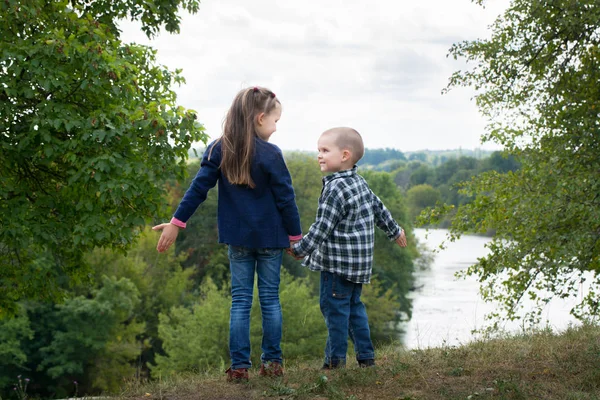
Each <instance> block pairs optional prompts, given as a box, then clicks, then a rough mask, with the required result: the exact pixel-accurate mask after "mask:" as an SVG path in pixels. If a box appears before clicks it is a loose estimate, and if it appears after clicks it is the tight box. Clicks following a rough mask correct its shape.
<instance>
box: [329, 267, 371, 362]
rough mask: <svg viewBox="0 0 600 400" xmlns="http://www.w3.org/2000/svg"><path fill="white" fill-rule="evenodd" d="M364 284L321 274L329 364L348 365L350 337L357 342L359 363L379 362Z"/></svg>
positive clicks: (334, 275) (355, 345)
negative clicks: (347, 353) (366, 305)
mask: <svg viewBox="0 0 600 400" xmlns="http://www.w3.org/2000/svg"><path fill="white" fill-rule="evenodd" d="M361 292H362V284H361V283H354V282H350V281H349V280H346V279H344V278H342V277H340V276H339V275H336V274H332V273H330V272H324V271H322V272H321V295H320V305H321V312H322V313H323V317H325V324H326V325H327V333H328V334H327V343H326V345H325V364H326V365H328V366H330V367H338V366H339V367H341V366H344V365H345V364H346V352H347V351H348V336H349V337H350V339H351V340H352V342H353V343H354V350H355V352H356V360H357V361H359V362H360V361H363V360H373V359H375V350H374V349H373V343H372V342H371V331H370V329H369V320H368V317H367V309H366V308H365V305H364V304H363V302H362V301H361V300H360V295H361Z"/></svg>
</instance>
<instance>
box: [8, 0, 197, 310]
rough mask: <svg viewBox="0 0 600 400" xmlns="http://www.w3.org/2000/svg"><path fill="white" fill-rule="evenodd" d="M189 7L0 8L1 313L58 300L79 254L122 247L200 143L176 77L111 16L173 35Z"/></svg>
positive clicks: (59, 4)
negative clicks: (180, 101) (125, 39)
mask: <svg viewBox="0 0 600 400" xmlns="http://www.w3.org/2000/svg"><path fill="white" fill-rule="evenodd" d="M197 5H198V2H197V1H195V0H182V1H167V0H160V1H152V2H150V1H139V0H136V1H125V2H113V1H108V0H101V1H94V2H87V1H85V2H84V1H78V0H72V1H71V2H69V1H66V0H62V1H51V2H48V1H44V0H32V1H28V2H25V3H24V2H21V1H15V0H7V1H3V2H1V3H0V70H2V74H0V158H1V159H2V163H1V164H0V263H1V264H2V266H3V267H2V269H1V271H0V314H2V313H7V312H8V313H10V312H14V311H15V310H16V302H17V301H18V300H20V299H45V300H49V299H58V298H60V297H61V296H62V294H64V290H65V289H66V288H67V287H68V285H69V284H70V283H72V282H77V281H79V280H81V279H85V276H86V274H87V272H89V268H88V267H87V266H86V265H85V264H84V263H82V255H83V254H84V253H85V252H87V251H90V250H91V249H93V248H95V247H107V246H109V247H115V248H126V247H127V246H128V245H129V244H130V243H131V242H132V240H133V238H134V237H135V235H136V233H137V231H138V228H139V227H141V226H142V225H143V224H144V223H145V220H147V219H149V218H151V217H153V216H155V215H156V214H157V213H159V212H161V211H163V207H162V205H163V204H164V201H163V197H162V196H163V193H164V189H163V186H162V183H163V181H164V180H165V179H167V178H168V177H173V176H177V177H182V176H183V173H184V171H185V159H186V157H187V150H188V148H189V147H190V145H191V144H192V142H194V141H199V140H203V141H204V140H206V136H205V134H204V133H203V128H202V126H201V125H200V124H199V123H198V122H197V121H196V116H195V113H194V112H193V111H191V110H185V109H184V108H183V107H180V106H177V105H176V104H175V101H176V95H175V92H174V91H173V90H172V89H171V86H172V85H173V84H176V83H177V84H181V83H183V82H184V79H183V77H182V76H181V71H175V72H172V71H169V70H168V69H166V68H165V67H163V66H161V65H157V64H156V59H155V51H153V50H152V49H150V48H148V47H144V46H138V45H126V44H123V43H122V42H121V41H120V40H119V31H118V29H117V28H116V26H115V22H116V18H122V17H127V16H128V17H130V18H134V19H140V20H141V22H142V24H143V26H144V29H145V30H146V32H147V33H148V34H153V33H155V32H156V31H157V29H158V28H159V27H160V25H161V24H163V23H164V24H166V27H167V29H168V30H170V31H177V29H178V24H179V17H178V16H177V14H176V12H177V9H178V7H179V6H182V7H185V8H186V9H188V10H189V11H192V12H193V11H195V10H196V9H197Z"/></svg>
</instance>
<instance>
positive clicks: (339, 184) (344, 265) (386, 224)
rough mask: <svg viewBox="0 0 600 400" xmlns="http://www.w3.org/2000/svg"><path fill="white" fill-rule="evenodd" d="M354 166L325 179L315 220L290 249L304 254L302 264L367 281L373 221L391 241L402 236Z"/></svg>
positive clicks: (394, 222)
mask: <svg viewBox="0 0 600 400" xmlns="http://www.w3.org/2000/svg"><path fill="white" fill-rule="evenodd" d="M356 170H357V167H356V166H354V168H352V169H351V170H344V171H340V172H336V173H334V174H332V175H329V176H325V177H324V178H323V190H322V191H321V197H320V198H319V208H318V210H317V218H316V220H315V222H314V223H313V224H312V225H311V227H310V229H309V231H308V233H307V234H306V235H305V236H304V237H303V238H302V240H300V241H299V242H297V243H294V244H293V245H292V250H293V252H294V253H295V254H296V255H297V256H300V257H305V258H304V261H303V263H302V265H304V266H308V267H309V268H310V269H311V270H313V271H326V272H331V273H334V274H338V275H340V276H341V277H343V278H345V279H347V280H349V281H351V282H355V283H369V282H370V281H371V272H372V266H373V247H374V245H375V225H377V226H378V227H379V228H380V229H382V230H383V231H384V232H385V233H386V234H387V236H388V237H389V238H390V239H391V240H395V239H396V238H397V237H398V236H400V233H401V232H402V228H400V226H399V225H398V224H397V223H396V221H394V219H393V218H392V215H391V214H390V212H389V211H388V209H387V208H385V206H384V205H383V203H382V202H381V200H379V198H378V197H377V196H376V195H375V194H374V193H373V192H372V191H371V189H369V186H368V185H367V182H366V181H365V180H364V178H363V177H362V176H360V175H358V174H357V173H356Z"/></svg>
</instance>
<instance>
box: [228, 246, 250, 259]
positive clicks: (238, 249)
mask: <svg viewBox="0 0 600 400" xmlns="http://www.w3.org/2000/svg"><path fill="white" fill-rule="evenodd" d="M227 253H228V256H229V259H231V260H239V259H240V258H244V257H246V256H247V255H248V254H249V253H250V250H249V249H248V248H247V247H242V246H231V245H230V246H229V250H228V252H227Z"/></svg>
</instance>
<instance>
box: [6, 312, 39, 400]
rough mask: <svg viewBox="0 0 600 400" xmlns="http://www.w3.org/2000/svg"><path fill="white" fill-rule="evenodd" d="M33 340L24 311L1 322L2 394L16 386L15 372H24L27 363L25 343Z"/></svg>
mask: <svg viewBox="0 0 600 400" xmlns="http://www.w3.org/2000/svg"><path fill="white" fill-rule="evenodd" d="M32 338H33V331H32V330H31V327H30V324H29V319H28V318H27V315H25V312H24V310H21V311H20V312H19V313H18V314H17V316H15V317H14V318H11V319H7V318H5V319H1V320H0V393H1V390H2V389H3V388H7V387H8V386H9V385H11V384H14V382H15V377H16V375H17V374H15V371H19V370H24V367H25V364H26V362H27V354H26V353H25V351H24V350H23V347H24V342H26V341H27V340H31V339H32Z"/></svg>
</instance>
